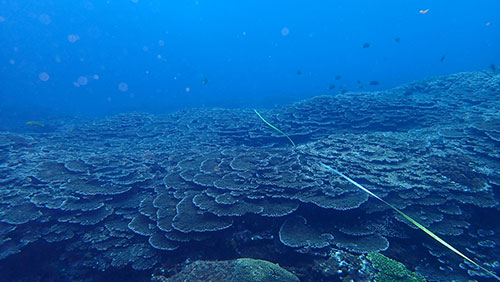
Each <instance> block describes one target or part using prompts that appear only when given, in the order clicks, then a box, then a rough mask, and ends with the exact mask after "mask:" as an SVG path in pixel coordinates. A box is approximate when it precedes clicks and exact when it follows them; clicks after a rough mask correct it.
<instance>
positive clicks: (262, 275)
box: [232, 258, 300, 282]
mask: <svg viewBox="0 0 500 282" xmlns="http://www.w3.org/2000/svg"><path fill="white" fill-rule="evenodd" d="M242 281H245V282H246V281H249V282H250V281H255V282H257V281H258V282H278V281H279V282H300V280H299V278H297V276H295V275H294V274H292V273H291V272H289V271H287V270H285V269H283V268H281V267H280V266H279V265H277V264H274V263H271V262H268V261H265V260H258V259H249V258H241V259H237V260H236V261H235V265H234V272H233V277H232V282H242Z"/></svg>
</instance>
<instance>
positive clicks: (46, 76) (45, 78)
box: [38, 72, 50, 82]
mask: <svg viewBox="0 0 500 282" xmlns="http://www.w3.org/2000/svg"><path fill="white" fill-rule="evenodd" d="M38 78H39V79H40V81H43V82H45V81H48V80H49V79H50V75H49V74H48V73H46V72H41V73H40V74H38Z"/></svg>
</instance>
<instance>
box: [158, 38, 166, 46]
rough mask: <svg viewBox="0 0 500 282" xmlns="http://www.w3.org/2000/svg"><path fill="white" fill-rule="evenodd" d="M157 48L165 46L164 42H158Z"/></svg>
mask: <svg viewBox="0 0 500 282" xmlns="http://www.w3.org/2000/svg"><path fill="white" fill-rule="evenodd" d="M158 46H160V47H163V46H165V40H161V39H160V40H158Z"/></svg>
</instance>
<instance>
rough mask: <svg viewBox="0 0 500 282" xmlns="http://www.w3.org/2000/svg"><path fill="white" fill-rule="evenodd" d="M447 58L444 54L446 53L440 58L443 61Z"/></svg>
mask: <svg viewBox="0 0 500 282" xmlns="http://www.w3.org/2000/svg"><path fill="white" fill-rule="evenodd" d="M445 58H446V56H444V55H443V56H442V57H441V60H440V61H441V63H442V62H443V61H444V59H445Z"/></svg>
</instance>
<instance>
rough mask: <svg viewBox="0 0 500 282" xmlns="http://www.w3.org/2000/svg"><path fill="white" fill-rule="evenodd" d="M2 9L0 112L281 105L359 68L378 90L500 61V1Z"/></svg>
mask: <svg viewBox="0 0 500 282" xmlns="http://www.w3.org/2000/svg"><path fill="white" fill-rule="evenodd" d="M0 9H1V10H0V16H1V22H0V23H1V25H0V30H1V34H2V50H3V51H2V53H1V58H2V64H1V69H0V70H1V77H2V89H1V96H2V101H1V104H0V107H1V109H2V112H6V111H9V110H12V109H16V110H17V109H19V111H24V112H23V113H24V114H28V113H33V114H34V113H36V112H42V111H44V112H51V113H52V112H57V113H64V114H73V113H78V114H82V115H94V114H98V115H106V114H110V113H120V112H124V111H130V110H139V111H154V112H166V111H172V110H177V109H181V108H186V107H200V106H201V107H203V106H208V107H212V106H218V107H246V106H249V107H256V106H275V105H276V106H278V105H284V104H288V103H291V102H295V101H299V100H301V99H303V98H307V97H311V96H315V95H319V94H330V93H332V94H334V93H338V92H339V91H343V90H350V91H356V90H358V89H359V88H358V87H359V85H358V83H357V81H359V82H360V84H361V85H363V86H364V87H365V89H367V90H381V89H388V88H391V87H394V86H397V85H399V84H402V83H408V82H411V81H415V80H419V79H423V78H427V77H430V76H434V75H443V74H450V73H454V72H459V71H471V70H478V69H486V68H488V67H489V66H490V65H491V64H496V65H498V64H500V62H499V56H500V55H499V52H498V50H499V49H500V48H499V45H500V37H499V36H498V34H499V25H498V19H499V18H498V11H499V9H500V7H499V4H498V3H497V1H481V2H479V3H477V4H474V5H471V3H470V2H469V1H453V2H448V1H439V2H437V3H436V2H435V1H405V2H397V1H376V2H374V1H316V2H314V3H308V2H301V1H272V2H269V1H238V2H231V1H216V2H213V1H212V2H206V1H179V2H177V1H176V2H172V1H144V0H138V1H71V2H60V1H59V2H58V1H37V2H36V3H32V2H30V1H7V0H5V1H2V2H1V6H0ZM427 9H428V10H429V12H428V13H426V14H421V13H419V11H420V10H427ZM396 40H398V41H396ZM365 43H369V44H370V47H369V48H363V47H362V46H363V44H365ZM443 58H444V60H443V61H441V60H442V59H443ZM45 73H46V74H47V75H48V77H49V79H48V81H42V80H41V79H40V75H41V74H45ZM298 73H300V75H299V74H298ZM337 76H340V77H341V79H339V80H336V79H335V78H336V77H337ZM369 81H379V82H380V84H378V85H375V86H374V85H369V83H368V82H369ZM120 83H124V84H121V85H123V87H124V88H126V90H125V91H123V90H122V91H120V88H119V85H120ZM125 85H126V86H127V87H125ZM330 85H332V86H333V85H335V88H334V89H331V90H328V88H329V87H330ZM122 89H123V88H122ZM187 89H188V91H187Z"/></svg>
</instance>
